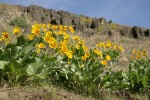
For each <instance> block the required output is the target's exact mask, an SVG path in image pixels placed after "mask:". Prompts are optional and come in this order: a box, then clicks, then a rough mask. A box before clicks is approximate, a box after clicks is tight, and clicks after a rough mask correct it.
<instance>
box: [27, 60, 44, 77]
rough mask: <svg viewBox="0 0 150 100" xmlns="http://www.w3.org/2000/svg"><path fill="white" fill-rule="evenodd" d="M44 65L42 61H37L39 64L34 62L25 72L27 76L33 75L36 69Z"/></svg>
mask: <svg viewBox="0 0 150 100" xmlns="http://www.w3.org/2000/svg"><path fill="white" fill-rule="evenodd" d="M43 65H44V62H43V61H39V62H34V63H31V64H30V65H29V66H28V68H27V69H26V72H27V73H28V74H29V75H35V74H36V72H37V71H39V70H38V68H40V67H41V66H43Z"/></svg>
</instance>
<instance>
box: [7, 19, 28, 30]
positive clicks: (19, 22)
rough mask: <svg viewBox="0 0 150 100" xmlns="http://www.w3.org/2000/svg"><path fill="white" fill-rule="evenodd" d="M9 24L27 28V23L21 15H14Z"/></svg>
mask: <svg viewBox="0 0 150 100" xmlns="http://www.w3.org/2000/svg"><path fill="white" fill-rule="evenodd" d="M10 25H12V26H18V27H21V28H24V29H26V28H28V24H27V21H26V20H25V19H24V18H22V17H16V18H14V19H13V20H12V21H11V22H10Z"/></svg>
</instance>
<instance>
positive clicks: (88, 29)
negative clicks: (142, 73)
mask: <svg viewBox="0 0 150 100" xmlns="http://www.w3.org/2000/svg"><path fill="white" fill-rule="evenodd" d="M13 9H16V10H13ZM10 12H11V13H10ZM0 14H1V16H2V17H1V20H2V21H1V20H0V22H1V23H4V20H7V22H6V23H7V24H9V22H10V21H9V20H12V18H14V17H15V16H21V17H23V18H24V19H25V20H27V21H28V22H30V24H33V23H51V24H55V25H60V24H62V25H72V26H73V27H74V29H75V30H76V31H77V32H78V31H79V32H82V33H87V34H88V35H87V36H90V35H93V34H96V33H97V34H99V35H100V34H108V35H110V34H111V35H113V34H116V32H117V34H119V35H121V36H126V37H131V38H135V39H140V38H142V37H150V29H145V28H141V27H138V26H134V27H130V26H125V25H119V24H116V23H113V22H112V21H109V22H107V21H106V19H105V18H90V17H88V16H83V15H75V14H71V13H69V12H66V11H62V10H60V11H56V10H52V9H45V8H42V7H39V6H36V5H32V6H27V7H24V6H20V5H7V4H0ZM4 14H5V15H4ZM11 16H13V17H12V18H11ZM6 18H7V19H6ZM0 28H1V27H0ZM0 30H3V29H2V28H1V29H0Z"/></svg>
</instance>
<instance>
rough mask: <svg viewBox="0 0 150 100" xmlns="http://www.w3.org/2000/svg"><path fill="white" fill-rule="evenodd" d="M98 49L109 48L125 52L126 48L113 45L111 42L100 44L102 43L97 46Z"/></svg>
mask: <svg viewBox="0 0 150 100" xmlns="http://www.w3.org/2000/svg"><path fill="white" fill-rule="evenodd" d="M96 47H100V48H103V49H107V48H109V49H113V50H116V51H124V48H123V47H122V46H120V45H116V44H113V43H112V42H111V41H107V42H100V43H98V44H96Z"/></svg>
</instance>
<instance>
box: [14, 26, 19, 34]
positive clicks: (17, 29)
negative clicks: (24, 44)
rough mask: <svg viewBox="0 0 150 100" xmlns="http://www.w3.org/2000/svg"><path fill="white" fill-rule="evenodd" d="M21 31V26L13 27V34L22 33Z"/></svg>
mask: <svg viewBox="0 0 150 100" xmlns="http://www.w3.org/2000/svg"><path fill="white" fill-rule="evenodd" d="M20 32H21V29H20V28H19V27H15V28H14V29H13V34H18V33H20Z"/></svg>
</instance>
